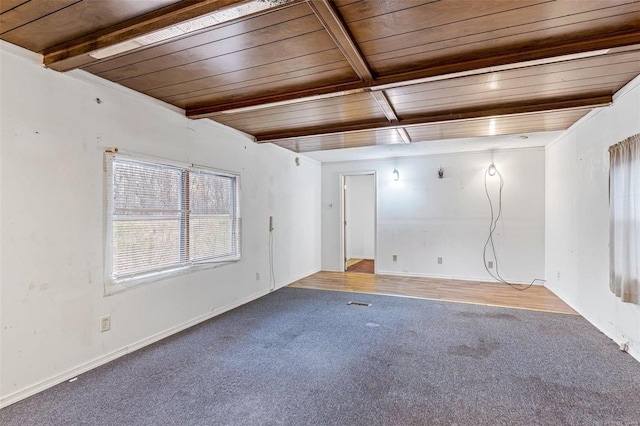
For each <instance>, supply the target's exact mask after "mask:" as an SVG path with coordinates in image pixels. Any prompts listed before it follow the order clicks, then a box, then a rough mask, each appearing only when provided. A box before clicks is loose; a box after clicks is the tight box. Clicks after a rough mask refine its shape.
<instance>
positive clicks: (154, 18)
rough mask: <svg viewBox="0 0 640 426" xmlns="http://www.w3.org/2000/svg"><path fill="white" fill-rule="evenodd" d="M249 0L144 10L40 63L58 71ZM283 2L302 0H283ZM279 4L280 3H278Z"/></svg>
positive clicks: (55, 50)
mask: <svg viewBox="0 0 640 426" xmlns="http://www.w3.org/2000/svg"><path fill="white" fill-rule="evenodd" d="M249 1H251V0H194V1H189V2H178V3H176V4H173V5H171V6H167V7H164V8H162V9H159V10H156V11H153V12H150V13H147V14H144V15H142V16H139V17H137V18H134V19H131V20H128V21H125V22H122V23H120V24H118V25H114V26H111V27H109V28H107V29H105V30H101V31H97V32H94V33H92V34H89V35H87V36H84V37H81V38H78V39H76V40H72V41H70V42H67V43H63V44H60V45H58V46H54V47H52V48H49V49H46V50H45V51H44V52H43V56H44V57H43V64H44V65H45V66H46V67H49V68H52V69H54V70H57V71H69V70H72V69H76V68H80V67H82V66H85V65H87V64H90V63H92V62H95V61H96V59H94V58H92V57H91V56H89V53H90V52H93V51H95V50H98V49H102V48H105V47H108V46H112V45H114V44H118V43H121V42H123V41H126V40H131V39H134V38H136V37H139V36H142V35H145V34H148V33H151V32H153V31H157V30H160V29H163V28H167V27H170V26H172V25H176V24H179V23H181V22H184V21H188V20H190V19H194V18H197V17H199V16H202V15H206V14H209V13H213V12H216V11H218V10H222V9H226V8H229V7H233V6H238V5H241V4H243V3H248V2H249ZM285 1H287V3H286V4H284V6H289V5H290V4H292V3H301V2H302V1H304V0H285ZM278 7H282V6H278Z"/></svg>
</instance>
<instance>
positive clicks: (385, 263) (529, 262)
mask: <svg viewBox="0 0 640 426" xmlns="http://www.w3.org/2000/svg"><path fill="white" fill-rule="evenodd" d="M492 161H495V163H496V165H497V166H498V167H499V169H500V171H501V173H502V174H503V176H504V179H505V185H504V192H503V206H504V211H503V214H504V215H503V219H502V220H501V222H500V224H499V226H498V229H497V234H496V238H495V240H496V243H497V248H498V254H499V258H500V265H501V270H502V273H503V275H504V277H505V278H508V279H510V280H512V281H514V282H530V281H531V280H532V279H534V278H544V150H543V149H525V150H504V151H497V152H495V153H491V152H481V153H466V154H450V155H433V156H422V157H409V158H394V159H386V160H370V161H354V162H343V163H326V164H323V166H322V269H324V270H333V271H339V270H341V257H340V255H341V247H340V246H341V242H340V232H341V229H340V226H341V224H340V199H341V196H340V178H341V176H342V175H348V174H352V173H361V172H363V171H377V203H378V206H377V209H378V210H377V234H378V235H377V251H376V256H377V258H376V270H377V272H378V273H389V274H400V275H403V274H405V275H417V276H432V277H450V278H460V279H476V280H490V277H489V275H488V274H487V273H486V271H485V269H484V266H483V261H482V247H483V245H484V242H485V240H486V238H487V233H488V228H489V220H490V212H489V205H488V202H487V199H486V196H485V192H484V184H483V175H484V171H485V169H486V168H487V166H488V165H489V164H490V163H491V162H492ZM440 166H442V167H444V169H445V177H444V179H438V176H437V170H438V169H439V168H440ZM394 168H397V169H398V170H399V171H400V180H399V181H397V182H394V181H393V180H392V175H391V172H392V171H393V169H394ZM394 254H396V255H398V260H397V262H393V261H392V256H393V255H394ZM438 257H442V258H443V263H442V264H438V263H437V258H438Z"/></svg>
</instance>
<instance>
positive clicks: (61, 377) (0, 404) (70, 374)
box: [0, 290, 269, 409]
mask: <svg viewBox="0 0 640 426" xmlns="http://www.w3.org/2000/svg"><path fill="white" fill-rule="evenodd" d="M268 293H269V291H268V290H267V291H261V292H258V293H254V294H252V295H250V296H248V297H245V298H243V299H241V300H238V301H236V302H234V303H231V304H229V305H226V306H223V307H220V308H218V309H215V310H213V311H211V312H208V313H206V314H203V315H200V316H197V317H195V318H193V319H191V320H189V321H186V322H184V323H182V324H179V325H176V326H174V327H170V328H168V329H166V330H164V331H161V332H159V333H156V334H154V335H152V336H149V337H146V338H144V339H142V340H139V341H137V342H135V343H133V344H131V345H128V346H125V347H123V348H120V349H118V350H115V351H112V352H109V353H108V354H105V355H102V356H100V357H98V358H95V359H93V360H91V361H89V362H86V363H84V364H81V365H79V366H78V367H75V368H72V369H71V370H67V371H65V372H64V373H60V374H57V375H55V376H53V377H50V378H49V379H46V380H43V381H41V382H39V383H36V384H34V385H31V386H29V387H27V388H24V389H22V390H19V391H17V392H14V393H11V394H9V395H6V396H3V397H2V398H0V409H2V408H4V407H6V406H8V405H11V404H14V403H16V402H18V401H20V400H22V399H25V398H28V397H30V396H32V395H35V394H37V393H38V392H42V391H44V390H46V389H48V388H50V387H53V386H55V385H57V384H60V383H62V382H65V381H67V380H69V379H72V378H74V377H76V376H78V375H80V374H82V373H86V372H87V371H89V370H92V369H94V368H96V367H99V366H101V365H103V364H106V363H108V362H110V361H113V360H115V359H117V358H120V357H121V356H123V355H126V354H129V353H131V352H134V351H136V350H138V349H141V348H143V347H145V346H148V345H150V344H152V343H155V342H157V341H159V340H162V339H164V338H166V337H169V336H171V335H172V334H175V333H178V332H180V331H183V330H186V329H187V328H189V327H193V326H194V325H196V324H199V323H201V322H203V321H206V320H208V319H211V318H213V317H215V316H218V315H220V314H223V313H225V312H227V311H230V310H232V309H235V308H237V307H239V306H242V305H244V304H246V303H249V302H251V301H253V300H256V299H259V298H260V297H262V296H265V295H266V294H268Z"/></svg>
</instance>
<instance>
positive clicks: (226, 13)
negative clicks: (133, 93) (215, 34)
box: [89, 0, 292, 59]
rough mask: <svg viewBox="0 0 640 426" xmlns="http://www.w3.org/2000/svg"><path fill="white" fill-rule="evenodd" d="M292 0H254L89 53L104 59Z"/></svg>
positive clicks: (93, 56)
mask: <svg viewBox="0 0 640 426" xmlns="http://www.w3.org/2000/svg"><path fill="white" fill-rule="evenodd" d="M291 1H292V0H253V1H250V2H247V3H244V4H241V5H238V6H235V7H230V8H227V9H222V10H218V11H215V12H213V13H209V14H207V15H203V16H200V17H198V18H195V19H191V20H189V21H185V22H181V23H179V24H177V25H174V26H172V27H167V28H163V29H161V30H158V31H154V32H152V33H149V34H145V35H142V36H140V37H136V38H133V39H131V40H126V41H123V42H121V43H118V44H114V45H111V46H108V47H105V48H102V49H98V50H94V51H93V52H90V53H89V56H91V57H92V58H94V59H104V58H108V57H110V56H114V55H119V54H121V53H125V52H129V51H131V50H134V49H138V48H140V47H144V46H149V45H151V44H155V43H160V42H162V41H166V40H169V39H172V38H175V37H180V36H183V35H185V34H189V33H193V32H196V31H200V30H202V29H205V28H209V27H213V26H215V25H218V24H222V23H224V22H228V21H231V20H233V19H237V18H241V17H244V16H247V15H251V14H254V13H258V12H262V11H264V10H267V9H271V8H273V7H276V6H280V5H283V4H286V3H289V2H291Z"/></svg>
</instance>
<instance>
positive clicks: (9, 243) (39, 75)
mask: <svg viewBox="0 0 640 426" xmlns="http://www.w3.org/2000/svg"><path fill="white" fill-rule="evenodd" d="M0 47H1V51H0V59H1V77H0V79H1V80H0V83H1V86H2V92H1V98H0V100H1V115H0V117H1V120H2V121H1V123H2V130H1V131H2V133H1V137H2V140H1V149H2V157H1V160H0V167H1V169H0V170H1V175H0V182H1V188H2V211H1V213H2V215H1V216H0V226H1V232H2V240H1V245H0V249H1V258H0V261H1V264H2V270H1V275H0V291H1V295H0V296H1V297H0V299H1V302H0V310H1V313H0V322H1V326H0V357H1V358H0V362H1V364H0V372H1V374H0V376H1V379H0V397H1V398H2V399H1V400H0V402H1V403H2V404H8V403H10V402H12V401H15V400H17V399H20V398H22V397H25V396H27V395H29V394H30V393H33V392H35V391H38V390H41V389H43V388H46V387H48V386H51V385H53V384H55V383H57V382H60V381H61V380H64V379H67V378H69V377H73V375H75V374H77V373H79V372H82V371H84V370H86V369H88V368H91V367H93V366H95V365H98V364H100V363H103V362H106V361H108V360H109V359H112V358H115V357H117V356H120V355H122V354H124V353H126V352H127V351H130V350H132V349H134V348H137V347H140V346H142V345H145V344H148V343H150V342H152V341H154V340H157V339H158V338H161V337H164V336H166V335H168V334H171V333H173V332H175V331H177V330H179V329H181V328H184V327H186V326H189V325H191V324H194V323H196V322H198V321H201V320H203V319H206V318H208V317H210V316H212V315H215V314H217V313H219V312H222V311H224V310H225V309H228V308H230V307H233V306H236V305H238V304H241V303H244V302H246V301H248V300H251V299H253V298H256V297H259V296H261V295H263V294H265V293H266V292H268V289H269V262H268V259H269V255H268V247H269V246H268V241H269V234H268V218H269V216H270V215H273V217H274V227H275V230H274V253H275V268H274V269H275V277H276V280H277V286H278V287H280V286H283V285H286V284H289V283H290V282H292V281H294V280H295V279H298V278H301V277H303V276H306V275H308V274H311V273H314V272H316V271H318V270H319V268H320V209H319V205H320V176H321V175H320V173H321V172H320V165H319V164H318V163H315V162H313V161H311V160H308V159H305V158H301V164H300V166H299V167H296V165H295V163H294V158H295V154H293V153H291V152H289V151H286V150H283V149H281V148H278V147H275V146H272V145H257V144H254V143H252V142H251V141H250V140H249V139H248V138H247V137H245V136H243V135H241V134H240V133H238V132H235V131H232V130H229V129H227V128H225V127H223V126H220V125H218V124H216V123H213V122H211V121H209V120H201V121H190V120H188V119H187V118H185V117H184V114H183V112H182V111H180V110H176V109H173V108H172V107H169V106H167V105H165V104H162V103H160V102H157V101H154V100H151V99H150V98H146V97H144V96H142V95H138V94H135V93H134V92H131V91H129V90H128V89H125V88H121V87H119V86H116V85H113V84H111V83H107V82H103V81H102V80H99V79H97V78H92V77H90V76H88V74H85V73H83V72H73V73H72V74H71V75H65V74H61V73H57V72H55V71H51V70H47V69H44V68H42V66H41V65H40V64H39V61H38V58H37V57H36V56H35V55H32V54H29V53H28V52H25V51H23V50H21V49H19V48H16V47H14V46H11V45H9V44H6V43H2V44H1V46H0ZM96 98H100V99H101V103H97V102H96ZM112 146H115V147H118V148H119V149H121V150H125V151H128V152H137V153H141V154H145V155H153V156H156V157H161V158H166V159H171V160H175V161H183V162H190V163H195V164H200V165H205V166H209V167H213V168H219V169H224V170H230V171H234V172H239V173H240V174H241V214H242V260H241V261H240V262H237V263H233V264H229V265H225V266H220V267H217V268H212V269H207V270H203V271H199V272H194V273H190V274H187V275H182V276H179V277H173V278H170V279H165V280H161V281H157V282H154V283H151V284H148V285H144V286H140V287H137V288H134V289H130V290H127V291H125V292H123V293H119V294H115V295H111V296H108V297H105V296H103V283H102V277H103V222H102V221H103V204H104V203H103V153H104V151H105V148H106V147H112ZM256 273H260V275H261V279H260V280H259V281H258V280H256ZM103 315H111V331H109V332H106V333H99V332H98V320H99V318H100V317H101V316H103Z"/></svg>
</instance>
